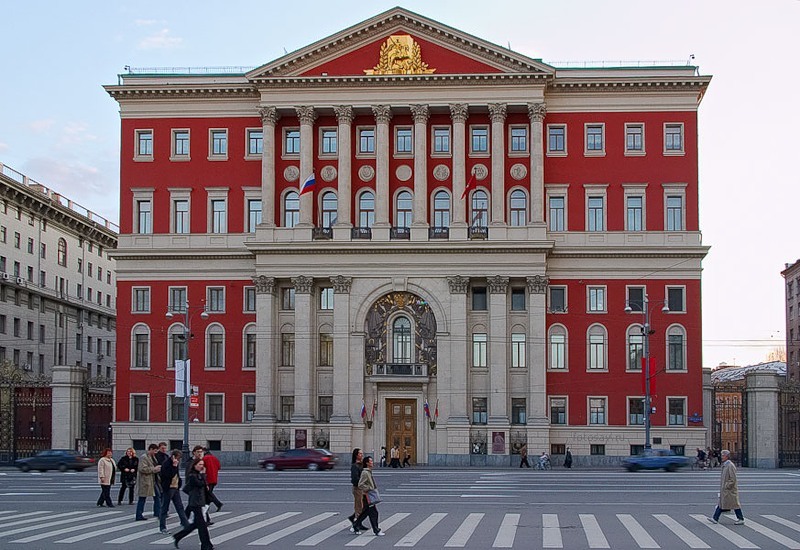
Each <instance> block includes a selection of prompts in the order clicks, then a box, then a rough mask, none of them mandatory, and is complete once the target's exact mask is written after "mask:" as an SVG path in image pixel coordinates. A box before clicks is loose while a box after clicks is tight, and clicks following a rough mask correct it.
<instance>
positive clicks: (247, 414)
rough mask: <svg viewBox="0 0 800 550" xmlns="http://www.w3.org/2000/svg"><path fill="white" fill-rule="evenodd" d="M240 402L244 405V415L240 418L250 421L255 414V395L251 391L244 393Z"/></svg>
mask: <svg viewBox="0 0 800 550" xmlns="http://www.w3.org/2000/svg"><path fill="white" fill-rule="evenodd" d="M242 402H243V406H244V417H243V418H242V420H244V421H245V422H252V421H253V417H254V416H255V414H256V396H255V395H253V394H251V393H247V394H244V395H243V396H242Z"/></svg>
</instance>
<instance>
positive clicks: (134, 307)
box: [131, 286, 152, 314]
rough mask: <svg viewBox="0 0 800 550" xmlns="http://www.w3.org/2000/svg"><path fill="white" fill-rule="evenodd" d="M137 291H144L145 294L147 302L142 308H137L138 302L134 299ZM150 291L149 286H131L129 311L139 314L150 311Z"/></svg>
mask: <svg viewBox="0 0 800 550" xmlns="http://www.w3.org/2000/svg"><path fill="white" fill-rule="evenodd" d="M139 292H145V293H146V294H147V304H146V306H145V308H144V309H138V307H137V306H138V302H137V300H136V295H137V293H139ZM151 298H152V293H151V292H150V287H149V286H134V287H131V313H132V314H139V313H150V307H151V306H150V304H151Z"/></svg>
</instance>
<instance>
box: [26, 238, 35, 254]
mask: <svg viewBox="0 0 800 550" xmlns="http://www.w3.org/2000/svg"><path fill="white" fill-rule="evenodd" d="M34 244H35V242H34V240H33V237H28V254H33V245H34Z"/></svg>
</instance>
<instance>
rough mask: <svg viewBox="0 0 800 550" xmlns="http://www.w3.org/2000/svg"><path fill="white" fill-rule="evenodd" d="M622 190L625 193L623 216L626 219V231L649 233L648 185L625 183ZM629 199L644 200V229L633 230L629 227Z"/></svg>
mask: <svg viewBox="0 0 800 550" xmlns="http://www.w3.org/2000/svg"><path fill="white" fill-rule="evenodd" d="M622 189H623V193H624V198H623V200H624V201H625V202H624V203H623V205H622V206H623V216H624V217H625V219H624V220H623V221H624V222H625V231H635V232H636V233H639V232H641V231H647V184H646V183H623V184H622ZM628 197H641V198H642V228H641V229H631V228H630V227H629V225H628Z"/></svg>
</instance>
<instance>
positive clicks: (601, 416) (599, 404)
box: [589, 397, 606, 424]
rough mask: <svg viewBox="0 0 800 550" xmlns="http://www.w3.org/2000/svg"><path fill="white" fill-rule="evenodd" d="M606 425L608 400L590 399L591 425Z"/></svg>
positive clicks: (601, 398) (602, 398) (600, 398)
mask: <svg viewBox="0 0 800 550" xmlns="http://www.w3.org/2000/svg"><path fill="white" fill-rule="evenodd" d="M605 423H606V400H605V398H604V397H590V398H589V424H605Z"/></svg>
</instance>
